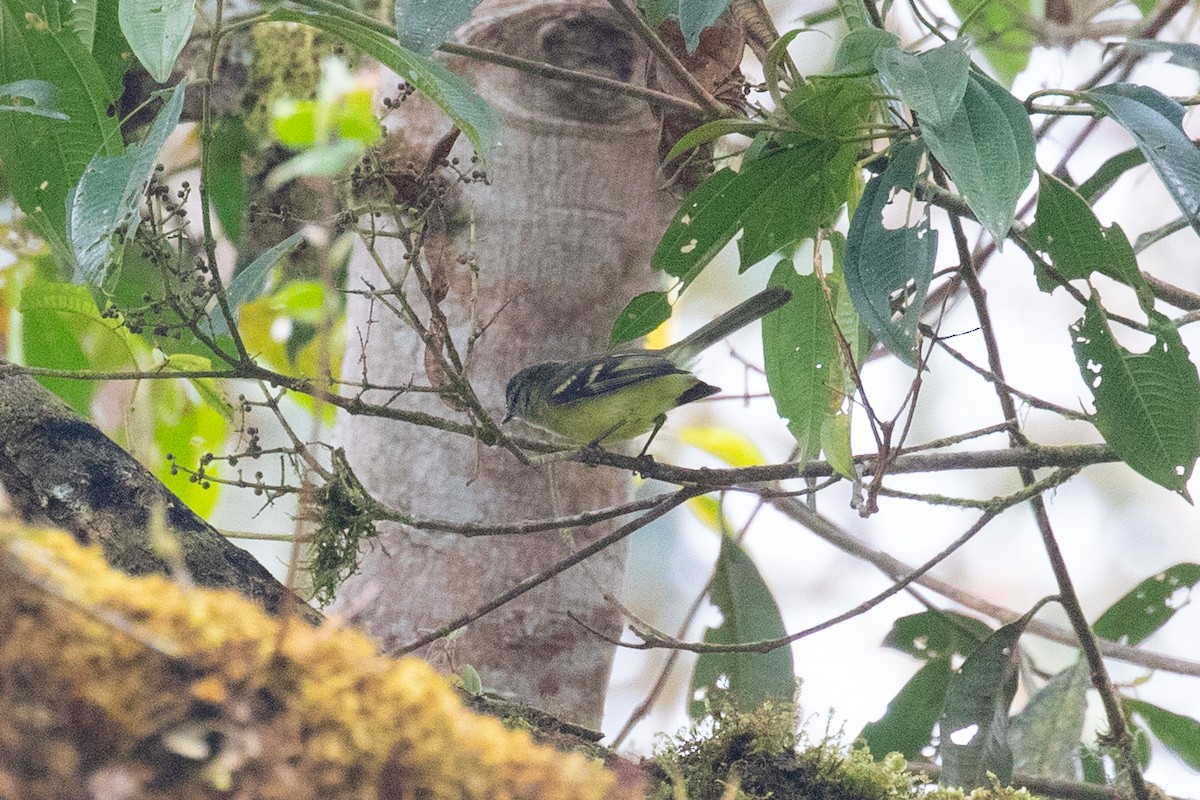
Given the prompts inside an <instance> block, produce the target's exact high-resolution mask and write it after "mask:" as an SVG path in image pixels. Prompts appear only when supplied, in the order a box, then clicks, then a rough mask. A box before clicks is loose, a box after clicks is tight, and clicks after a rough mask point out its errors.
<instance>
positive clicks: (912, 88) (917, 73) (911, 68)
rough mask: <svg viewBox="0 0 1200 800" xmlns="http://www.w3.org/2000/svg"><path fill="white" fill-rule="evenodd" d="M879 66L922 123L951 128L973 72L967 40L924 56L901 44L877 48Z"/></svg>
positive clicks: (885, 80) (889, 83) (944, 46)
mask: <svg viewBox="0 0 1200 800" xmlns="http://www.w3.org/2000/svg"><path fill="white" fill-rule="evenodd" d="M875 68H876V69H877V70H878V71H879V76H880V77H881V78H883V80H884V82H885V83H886V85H887V86H888V87H889V88H890V89H892V90H893V91H894V92H896V94H898V95H899V96H900V99H901V100H903V101H904V103H905V105H907V106H908V107H909V108H911V109H912V110H913V111H915V112H916V113H917V118H918V119H919V120H920V121H921V125H922V126H925V125H932V126H934V127H942V128H944V127H947V126H949V125H950V124H951V122H952V121H953V120H954V118H955V116H956V115H958V113H959V112H960V111H961V110H962V105H963V97H964V95H966V93H967V79H968V76H969V75H970V71H971V59H970V58H968V57H967V53H966V41H965V40H963V39H959V40H958V41H954V42H947V43H946V44H944V45H942V46H941V47H938V48H937V49H934V50H929V51H928V52H925V53H921V54H920V55H915V54H913V53H909V52H907V51H906V50H902V49H900V48H899V47H889V48H885V49H881V50H877V51H876V52H875Z"/></svg>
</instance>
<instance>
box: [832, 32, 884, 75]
mask: <svg viewBox="0 0 1200 800" xmlns="http://www.w3.org/2000/svg"><path fill="white" fill-rule="evenodd" d="M899 44H900V40H899V39H897V38H896V34H894V33H889V32H888V31H884V30H880V29H879V28H863V29H862V30H857V31H850V33H848V34H846V38H844V39H842V41H841V44H839V45H838V49H837V53H836V54H834V57H833V69H831V70H830V74H831V75H870V74H872V73H874V72H875V56H876V53H878V52H879V51H881V50H886V49H888V48H892V47H896V46H898V45H899Z"/></svg>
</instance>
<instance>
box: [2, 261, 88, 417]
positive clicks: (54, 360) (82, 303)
mask: <svg viewBox="0 0 1200 800" xmlns="http://www.w3.org/2000/svg"><path fill="white" fill-rule="evenodd" d="M21 316H22V327H21V347H22V350H23V351H24V353H23V356H24V362H25V363H26V364H28V365H29V366H31V367H48V368H50V369H72V370H86V369H87V368H88V367H90V366H91V362H90V361H89V360H88V357H87V354H85V353H84V352H83V348H82V347H81V346H80V344H79V337H80V334H81V332H82V331H84V330H86V328H87V327H88V324H89V320H95V321H96V322H99V320H100V314H99V313H98V312H97V311H96V304H95V302H94V301H93V300H92V298H91V295H89V294H88V293H87V290H86V289H84V288H83V287H82V286H72V285H71V284H67V283H34V284H31V285H29V286H27V287H25V290H24V291H23V292H22V293H21ZM37 380H38V383H40V384H42V385H43V386H45V387H46V388H47V389H49V390H50V391H52V392H54V393H55V394H56V395H58V396H59V397H61V398H62V399H63V400H65V401H66V403H67V405H69V406H71V408H72V409H73V410H74V411H75V413H77V414H79V415H80V416H83V417H90V416H91V404H92V395H93V394H94V393H95V390H96V384H95V383H94V382H93V381H82V380H73V379H71V378H38V379H37Z"/></svg>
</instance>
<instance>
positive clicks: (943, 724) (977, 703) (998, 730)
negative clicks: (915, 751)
mask: <svg viewBox="0 0 1200 800" xmlns="http://www.w3.org/2000/svg"><path fill="white" fill-rule="evenodd" d="M1041 606H1042V603H1039V604H1038V605H1036V606H1035V607H1034V608H1033V609H1032V610H1031V611H1030V612H1029V613H1027V614H1026V615H1025V616H1023V617H1022V618H1021V619H1019V620H1017V621H1016V622H1013V623H1010V624H1008V625H1005V626H1004V627H1003V628H1001V629H1000V630H998V631H996V632H995V633H993V634H992V635H991V636H989V637H988V638H987V639H986V640H985V641H984V642H983V644H981V645H979V647H978V648H976V649H975V651H974V652H972V653H971V655H969V656H968V657H967V660H966V661H964V662H963V665H962V667H961V668H959V670H958V671H957V672H955V673H954V674H952V675H951V676H950V685H949V686H948V687H947V689H946V705H945V708H943V709H942V716H941V719H940V720H939V722H938V726H939V730H940V736H941V742H940V745H939V750H940V752H941V754H942V777H941V783H942V785H943V786H961V787H962V788H963V789H975V788H978V787H981V786H989V785H990V783H991V782H990V780H989V779H988V773H989V772H991V773H993V774H994V775H995V776H996V777H997V778H998V779H999V780H1000V783H1001V785H1007V784H1008V783H1009V782H1011V781H1012V771H1013V754H1012V750H1011V749H1010V748H1009V744H1008V709H1009V707H1010V706H1011V705H1012V701H1013V696H1014V695H1015V694H1016V693H1017V672H1018V667H1019V661H1018V656H1017V640H1019V639H1020V638H1021V634H1022V632H1024V630H1025V626H1026V625H1027V624H1028V623H1029V620H1030V619H1032V618H1033V615H1034V613H1036V612H1037V610H1038V609H1040V608H1041Z"/></svg>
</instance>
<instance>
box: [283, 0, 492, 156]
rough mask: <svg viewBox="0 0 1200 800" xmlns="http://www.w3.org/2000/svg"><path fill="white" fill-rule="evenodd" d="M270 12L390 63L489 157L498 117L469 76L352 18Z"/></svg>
mask: <svg viewBox="0 0 1200 800" xmlns="http://www.w3.org/2000/svg"><path fill="white" fill-rule="evenodd" d="M271 17H272V19H276V20H280V21H283V22H299V23H302V24H304V25H311V26H313V27H314V28H320V29H321V30H323V31H328V32H329V33H332V34H334V35H335V36H339V37H341V38H342V39H344V40H346V41H347V42H348V43H350V44H351V45H353V46H355V47H357V48H359V49H360V50H362V51H363V52H364V53H366V54H367V55H369V56H371V57H372V58H374V59H377V60H378V61H379V62H380V63H382V64H384V65H386V66H387V67H388V69H391V70H392V71H394V72H396V73H397V74H398V75H399V76H400V77H401V78H403V79H404V80H405V81H406V82H407V83H408V84H410V85H411V86H413V87H414V88H415V89H416V90H417V91H419V92H420V93H421V94H423V95H425V96H426V97H427V98H429V100H430V101H431V102H432V103H433V104H434V105H436V106H437V107H438V108H440V109H441V110H442V111H443V112H444V113H445V114H446V116H448V117H450V119H451V120H453V121H454V124H455V125H456V126H458V129H459V130H461V131H462V132H463V135H465V136H466V137H467V139H468V140H469V141H470V142H471V146H472V147H474V148H475V152H476V153H477V154H478V156H479V158H480V160H481V161H483V162H484V163H486V162H487V159H488V156H489V154H490V153H491V151H492V148H493V147H494V146H495V145H496V144H498V141H497V140H498V138H499V134H500V120H499V118H498V117H497V116H496V112H495V111H493V110H492V108H491V107H490V106H489V105H488V104H487V103H486V102H484V100H483V98H482V97H480V96H479V93H478V92H476V91H475V89H474V88H473V87H472V86H471V85H470V84H469V83H467V81H466V80H464V79H463V78H461V77H459V76H458V75H455V74H454V73H453V72H450V70H448V69H446V68H445V67H443V66H442V65H441V64H439V63H437V62H436V61H433V60H432V59H428V58H425V57H423V56H420V55H418V54H416V53H414V52H412V51H411V50H408V49H406V48H403V47H401V46H400V45H398V44H396V43H395V42H394V41H392V40H391V39H389V38H388V37H386V36H384V35H383V34H381V33H379V32H378V31H375V30H372V29H370V28H365V27H363V26H361V25H359V24H358V23H356V22H353V21H351V20H346V19H342V18H339V17H334V16H331V15H329V14H322V13H320V12H317V11H297V10H292V9H282V8H281V9H276V10H274V11H272V12H271Z"/></svg>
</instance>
